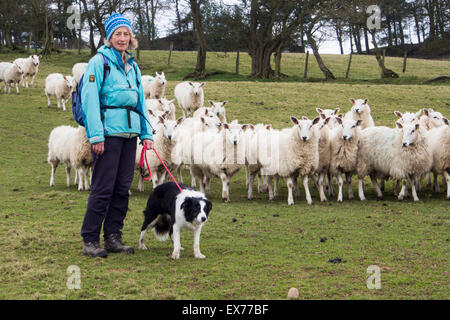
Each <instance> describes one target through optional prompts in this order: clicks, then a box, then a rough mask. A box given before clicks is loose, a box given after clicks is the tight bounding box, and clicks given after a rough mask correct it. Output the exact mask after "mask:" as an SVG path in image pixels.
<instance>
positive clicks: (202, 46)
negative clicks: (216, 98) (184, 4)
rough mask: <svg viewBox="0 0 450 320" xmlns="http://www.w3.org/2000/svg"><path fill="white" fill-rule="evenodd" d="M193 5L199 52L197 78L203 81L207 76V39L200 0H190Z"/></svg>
mask: <svg viewBox="0 0 450 320" xmlns="http://www.w3.org/2000/svg"><path fill="white" fill-rule="evenodd" d="M189 2H190V4H191V12H192V19H193V20H194V26H195V34H196V35H197V42H198V50H197V64H196V66H195V77H196V78H199V79H203V78H205V76H206V39H205V34H204V32H203V25H202V18H201V13H200V3H199V1H198V0H189Z"/></svg>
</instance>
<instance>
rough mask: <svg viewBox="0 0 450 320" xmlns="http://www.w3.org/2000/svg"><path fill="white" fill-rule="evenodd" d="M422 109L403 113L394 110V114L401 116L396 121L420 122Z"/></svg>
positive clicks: (401, 122)
mask: <svg viewBox="0 0 450 320" xmlns="http://www.w3.org/2000/svg"><path fill="white" fill-rule="evenodd" d="M421 112H422V110H419V111H417V112H416V113H413V112H405V113H401V112H400V111H394V114H395V115H396V116H397V117H398V118H399V119H398V120H397V122H396V123H400V124H403V123H419V117H420V113H421Z"/></svg>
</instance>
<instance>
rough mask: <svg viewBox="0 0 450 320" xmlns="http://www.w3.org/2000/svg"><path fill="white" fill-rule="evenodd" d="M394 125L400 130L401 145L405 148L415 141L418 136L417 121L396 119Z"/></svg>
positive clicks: (418, 127) (418, 125) (418, 126)
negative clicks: (400, 121) (403, 121)
mask: <svg viewBox="0 0 450 320" xmlns="http://www.w3.org/2000/svg"><path fill="white" fill-rule="evenodd" d="M396 126H397V128H398V129H400V130H401V131H402V147H403V148H407V147H409V146H410V145H412V144H414V142H416V141H417V138H418V136H419V129H420V124H418V123H411V122H407V123H403V124H402V123H399V122H398V121H397V123H396Z"/></svg>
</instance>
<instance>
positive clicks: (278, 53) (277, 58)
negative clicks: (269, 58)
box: [275, 44, 283, 78]
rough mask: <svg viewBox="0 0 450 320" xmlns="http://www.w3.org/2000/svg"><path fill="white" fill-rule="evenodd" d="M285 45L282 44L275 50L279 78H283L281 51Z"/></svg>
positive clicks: (276, 70) (276, 73)
mask: <svg viewBox="0 0 450 320" xmlns="http://www.w3.org/2000/svg"><path fill="white" fill-rule="evenodd" d="M282 50H283V46H282V45H281V44H280V45H279V46H278V48H277V50H276V52H275V75H276V77H277V78H281V51H282Z"/></svg>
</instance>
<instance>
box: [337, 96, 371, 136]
mask: <svg viewBox="0 0 450 320" xmlns="http://www.w3.org/2000/svg"><path fill="white" fill-rule="evenodd" d="M350 102H351V103H352V109H351V110H350V111H349V112H347V113H346V114H345V117H344V119H353V120H362V126H361V129H366V128H370V127H373V126H375V123H374V121H373V119H372V115H371V114H370V113H371V110H370V106H369V104H368V103H367V102H368V99H364V100H363V99H358V100H355V99H352V98H350Z"/></svg>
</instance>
